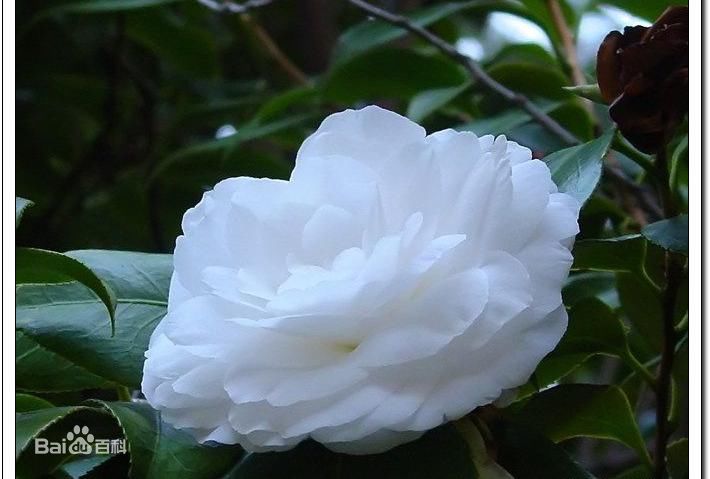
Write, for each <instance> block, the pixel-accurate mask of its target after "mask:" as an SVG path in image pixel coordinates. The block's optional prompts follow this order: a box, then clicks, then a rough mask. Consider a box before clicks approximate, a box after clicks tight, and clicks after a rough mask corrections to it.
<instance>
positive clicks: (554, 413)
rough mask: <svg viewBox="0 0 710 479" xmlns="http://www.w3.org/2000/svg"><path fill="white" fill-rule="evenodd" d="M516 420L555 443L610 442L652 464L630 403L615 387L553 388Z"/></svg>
mask: <svg viewBox="0 0 710 479" xmlns="http://www.w3.org/2000/svg"><path fill="white" fill-rule="evenodd" d="M516 417H517V418H518V420H519V421H521V422H522V423H524V424H526V425H528V426H529V427H532V428H534V429H536V430H537V431H540V432H541V433H543V434H544V435H545V436H547V437H549V438H550V439H551V440H552V441H554V442H559V441H563V440H565V439H570V438H573V437H596V438H599V439H611V440H614V441H618V442H621V443H622V444H625V445H627V446H629V447H630V448H632V449H633V450H635V451H636V452H637V454H638V455H639V457H640V458H641V459H642V460H643V461H644V462H645V463H646V464H650V463H651V459H650V457H649V455H648V452H647V450H646V446H645V443H644V441H643V438H642V437H641V433H640V432H639V429H638V425H637V424H636V420H635V419H634V414H633V411H632V410H631V406H630V405H629V401H628V399H627V398H626V395H625V394H624V393H623V391H622V390H621V389H619V388H618V387H616V386H601V385H591V384H563V385H560V386H556V387H554V388H551V389H548V390H546V391H543V392H541V393H539V394H537V395H535V396H533V397H532V398H531V399H530V400H529V401H528V402H527V403H526V404H525V406H523V407H522V409H521V410H520V411H518V413H517V414H516Z"/></svg>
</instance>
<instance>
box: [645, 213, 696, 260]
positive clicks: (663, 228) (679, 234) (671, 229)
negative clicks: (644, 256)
mask: <svg viewBox="0 0 710 479" xmlns="http://www.w3.org/2000/svg"><path fill="white" fill-rule="evenodd" d="M641 234H642V235H644V236H645V237H646V239H648V240H649V241H650V242H652V243H653V244H656V245H658V246H660V247H661V248H663V249H667V250H669V251H674V252H676V253H683V254H686V255H687V254H688V215H680V216H676V217H675V218H670V219H667V220H661V221H657V222H655V223H651V224H650V225H646V226H645V227H644V228H643V229H642V230H641Z"/></svg>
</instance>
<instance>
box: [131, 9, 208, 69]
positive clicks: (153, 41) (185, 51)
mask: <svg viewBox="0 0 710 479" xmlns="http://www.w3.org/2000/svg"><path fill="white" fill-rule="evenodd" d="M170 13H171V12H169V11H168V10H167V9H149V10H140V11H137V12H135V13H131V14H130V15H127V18H126V34H127V35H128V36H129V37H130V38H131V39H132V40H134V41H135V42H136V43H138V44H140V45H143V46H144V47H146V48H148V49H149V50H151V51H152V52H153V53H155V56H156V58H159V59H160V61H164V62H166V63H167V64H169V65H170V66H173V67H174V68H176V69H177V70H178V71H181V72H184V73H185V74H188V75H190V76H191V77H192V78H209V77H213V76H215V75H216V74H217V73H218V72H219V62H218V57H217V48H216V45H215V37H214V34H213V33H212V32H210V31H208V30H206V29H200V28H198V27H196V26H195V25H194V24H192V23H190V22H186V21H185V20H184V19H182V18H180V17H178V16H176V15H171V14H170Z"/></svg>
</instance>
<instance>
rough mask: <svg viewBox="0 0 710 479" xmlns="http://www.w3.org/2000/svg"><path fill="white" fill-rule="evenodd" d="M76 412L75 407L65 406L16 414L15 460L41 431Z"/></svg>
mask: <svg viewBox="0 0 710 479" xmlns="http://www.w3.org/2000/svg"><path fill="white" fill-rule="evenodd" d="M76 410H77V408H76V407H70V406H66V407H57V408H51V409H40V410H38V411H29V412H23V413H19V414H16V415H15V458H17V457H19V456H20V454H21V453H22V451H24V450H25V449H26V448H27V447H28V446H30V442H31V441H32V438H34V437H35V436H37V435H38V434H39V433H40V432H42V430H44V429H45V428H47V427H49V426H50V425H51V424H53V423H54V422H56V421H58V420H59V419H61V418H63V417H64V416H66V415H67V414H70V413H71V412H73V411H76Z"/></svg>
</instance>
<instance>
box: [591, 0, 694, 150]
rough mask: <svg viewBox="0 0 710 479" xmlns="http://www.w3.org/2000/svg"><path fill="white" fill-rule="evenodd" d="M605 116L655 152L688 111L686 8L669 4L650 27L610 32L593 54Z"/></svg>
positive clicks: (641, 147)
mask: <svg viewBox="0 0 710 479" xmlns="http://www.w3.org/2000/svg"><path fill="white" fill-rule="evenodd" d="M597 81H598V82H599V89H600V90H601V94H602V97H603V98H604V100H605V101H606V102H607V103H609V104H610V107H609V114H610V116H611V118H612V119H613V120H614V121H615V122H616V123H617V125H618V126H619V130H621V133H622V134H623V135H624V136H625V137H626V138H627V139H628V140H629V141H630V142H631V143H632V144H633V145H634V146H635V147H636V148H638V149H639V150H641V151H644V152H646V153H656V152H657V151H658V150H659V149H660V148H661V147H662V146H663V145H665V143H666V142H667V140H668V138H669V136H670V135H671V134H672V133H673V131H674V130H675V128H676V127H677V126H678V124H679V123H680V122H681V121H682V119H683V118H684V117H685V115H686V114H687V112H688V7H670V8H668V9H667V10H666V11H665V12H663V15H661V16H660V17H659V18H658V20H656V22H655V23H654V24H653V25H651V26H650V27H648V28H647V27H641V26H635V27H626V28H624V33H620V32H618V31H613V32H611V33H609V34H608V35H607V36H606V38H604V41H603V42H602V44H601V46H600V47H599V52H598V53H597Z"/></svg>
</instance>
